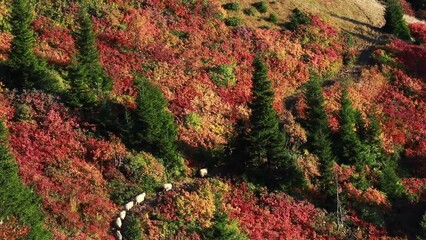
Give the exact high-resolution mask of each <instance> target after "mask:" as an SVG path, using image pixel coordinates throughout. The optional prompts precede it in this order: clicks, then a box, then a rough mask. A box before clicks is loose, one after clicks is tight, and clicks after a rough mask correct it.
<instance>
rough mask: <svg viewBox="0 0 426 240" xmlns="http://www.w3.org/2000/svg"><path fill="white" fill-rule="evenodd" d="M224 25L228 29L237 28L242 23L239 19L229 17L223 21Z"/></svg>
mask: <svg viewBox="0 0 426 240" xmlns="http://www.w3.org/2000/svg"><path fill="white" fill-rule="evenodd" d="M225 24H226V25H227V26H230V27H238V26H240V25H241V24H243V21H242V20H241V19H240V18H239V17H229V18H226V19H225Z"/></svg>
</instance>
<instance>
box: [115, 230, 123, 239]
mask: <svg viewBox="0 0 426 240" xmlns="http://www.w3.org/2000/svg"><path fill="white" fill-rule="evenodd" d="M116 235H117V239H118V240H123V235H121V232H120V231H117V232H116Z"/></svg>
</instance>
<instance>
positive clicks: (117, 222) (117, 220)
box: [115, 218, 123, 228]
mask: <svg viewBox="0 0 426 240" xmlns="http://www.w3.org/2000/svg"><path fill="white" fill-rule="evenodd" d="M115 225H117V227H118V228H121V225H123V223H122V222H121V218H117V219H116V220H115Z"/></svg>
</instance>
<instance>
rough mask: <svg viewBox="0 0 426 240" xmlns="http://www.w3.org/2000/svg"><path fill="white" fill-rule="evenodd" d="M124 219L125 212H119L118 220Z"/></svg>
mask: <svg viewBox="0 0 426 240" xmlns="http://www.w3.org/2000/svg"><path fill="white" fill-rule="evenodd" d="M125 217H126V211H124V210H123V211H121V212H120V218H121V219H122V220H124V218H125Z"/></svg>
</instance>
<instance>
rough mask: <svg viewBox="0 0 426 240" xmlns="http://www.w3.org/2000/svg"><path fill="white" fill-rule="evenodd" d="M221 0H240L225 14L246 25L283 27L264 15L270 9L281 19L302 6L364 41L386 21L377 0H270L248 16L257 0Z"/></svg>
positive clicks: (375, 34)
mask: <svg viewBox="0 0 426 240" xmlns="http://www.w3.org/2000/svg"><path fill="white" fill-rule="evenodd" d="M217 1H218V2H220V3H221V4H224V3H230V2H237V3H239V4H240V6H241V10H240V11H238V12H233V11H225V10H224V13H225V17H227V16H238V17H240V18H241V19H242V20H243V22H244V25H248V26H255V27H261V26H268V27H271V28H280V26H279V25H276V24H272V23H269V22H267V21H266V20H265V19H266V18H267V17H268V16H269V14H270V13H275V14H276V15H277V16H278V19H279V23H284V22H286V21H287V20H288V19H289V16H290V15H291V10H292V9H294V8H296V7H297V8H299V9H301V10H302V11H304V12H307V13H311V14H316V15H321V16H322V17H323V18H324V19H325V20H326V21H328V22H330V23H332V24H333V25H335V26H337V27H339V28H341V29H342V30H344V31H347V32H349V33H352V34H353V35H354V36H355V37H356V38H357V39H359V40H363V41H368V42H371V41H374V38H375V37H376V36H377V35H378V33H377V29H378V28H380V27H381V26H382V25H383V24H384V18H383V14H384V7H383V6H382V5H381V4H380V3H379V2H378V1H375V0H276V1H267V3H268V5H269V8H268V12H267V13H265V14H261V13H259V12H256V15H255V16H247V15H245V14H244V13H243V11H242V10H243V9H245V8H248V7H250V6H251V4H252V3H255V2H257V0H217Z"/></svg>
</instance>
